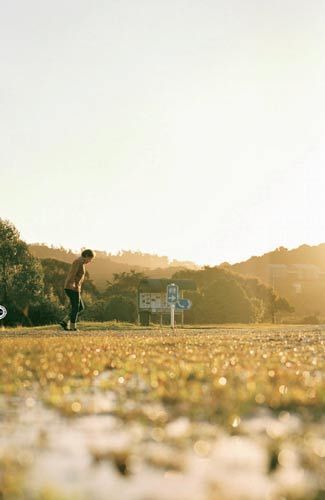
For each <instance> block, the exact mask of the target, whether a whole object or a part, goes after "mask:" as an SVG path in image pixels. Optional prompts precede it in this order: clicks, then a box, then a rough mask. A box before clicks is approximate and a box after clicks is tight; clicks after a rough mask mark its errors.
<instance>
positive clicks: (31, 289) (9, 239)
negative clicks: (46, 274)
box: [0, 219, 44, 324]
mask: <svg viewBox="0 0 325 500" xmlns="http://www.w3.org/2000/svg"><path fill="white" fill-rule="evenodd" d="M43 290H44V287H43V270H42V267H41V265H40V262H39V261H38V259H36V258H35V257H33V256H32V255H31V254H30V252H29V250H28V246H27V244H26V243H25V242H24V241H22V240H21V239H20V234H19V232H18V230H17V229H16V228H15V226H14V225H13V224H12V223H11V222H10V221H8V220H6V219H0V300H1V304H3V305H4V306H6V307H7V309H8V310H9V309H11V313H10V314H9V315H8V318H7V320H6V318H5V320H4V322H6V321H8V319H10V318H11V320H12V321H13V320H14V317H15V314H17V315H19V316H23V317H24V318H25V321H26V322H27V323H28V324H31V321H30V319H29V314H28V313H29V307H30V306H31V305H32V304H35V303H37V301H38V300H39V299H40V297H41V296H42V293H43Z"/></svg>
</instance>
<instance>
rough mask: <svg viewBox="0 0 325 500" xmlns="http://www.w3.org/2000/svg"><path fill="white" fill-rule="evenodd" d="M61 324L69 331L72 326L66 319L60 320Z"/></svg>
mask: <svg viewBox="0 0 325 500" xmlns="http://www.w3.org/2000/svg"><path fill="white" fill-rule="evenodd" d="M59 324H60V325H61V326H62V328H63V329H64V330H67V331H68V332H69V331H70V328H69V327H68V323H67V322H66V321H64V319H63V320H62V321H60V323H59Z"/></svg>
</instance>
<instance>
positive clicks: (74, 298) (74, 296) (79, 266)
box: [60, 249, 95, 332]
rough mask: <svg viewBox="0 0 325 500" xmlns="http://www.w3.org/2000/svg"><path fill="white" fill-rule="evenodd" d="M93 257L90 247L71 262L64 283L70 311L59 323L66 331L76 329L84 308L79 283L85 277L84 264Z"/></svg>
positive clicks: (80, 283)
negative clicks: (79, 315)
mask: <svg viewBox="0 0 325 500" xmlns="http://www.w3.org/2000/svg"><path fill="white" fill-rule="evenodd" d="M94 258H95V252H93V251H92V250H90V249H87V250H83V252H82V253H81V256H80V257H78V258H77V259H75V260H74V261H73V262H72V265H71V268H70V270H69V273H68V275H67V277H66V280H65V283H64V291H65V293H66V294H67V296H68V297H69V299H70V303H71V312H70V314H68V315H67V316H65V318H63V320H62V321H60V325H61V326H62V327H63V328H64V329H65V330H68V331H74V332H76V331H78V328H77V319H78V314H79V313H80V312H81V311H83V310H84V308H85V305H84V302H83V300H82V298H81V285H82V282H83V281H84V279H85V274H86V269H85V264H88V262H91V261H92V260H93V259H94Z"/></svg>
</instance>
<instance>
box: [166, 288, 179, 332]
mask: <svg viewBox="0 0 325 500" xmlns="http://www.w3.org/2000/svg"><path fill="white" fill-rule="evenodd" d="M178 296H179V288H178V285H175V283H170V284H169V285H167V304H169V305H170V326H171V327H172V328H175V304H176V302H177V301H178Z"/></svg>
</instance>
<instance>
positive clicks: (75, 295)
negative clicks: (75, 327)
mask: <svg viewBox="0 0 325 500" xmlns="http://www.w3.org/2000/svg"><path fill="white" fill-rule="evenodd" d="M64 291H65V293H66V294H67V296H68V297H69V299H70V303H71V312H70V321H71V323H76V322H77V318H78V314H79V313H80V312H81V311H83V310H84V308H85V304H84V302H83V300H82V298H81V295H80V292H77V291H75V290H70V289H69V288H65V289H64Z"/></svg>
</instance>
